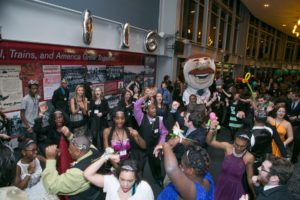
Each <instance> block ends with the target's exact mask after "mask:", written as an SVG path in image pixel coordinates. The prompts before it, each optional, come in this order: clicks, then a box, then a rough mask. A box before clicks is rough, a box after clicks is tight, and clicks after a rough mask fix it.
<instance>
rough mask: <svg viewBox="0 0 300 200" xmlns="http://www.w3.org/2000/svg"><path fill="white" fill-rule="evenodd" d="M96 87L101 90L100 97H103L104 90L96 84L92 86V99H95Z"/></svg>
mask: <svg viewBox="0 0 300 200" xmlns="http://www.w3.org/2000/svg"><path fill="white" fill-rule="evenodd" d="M97 89H99V90H100V91H101V95H100V99H103V97H104V92H103V90H102V88H101V87H99V86H97V87H95V88H93V95H92V96H93V100H96V95H95V93H96V90H97Z"/></svg>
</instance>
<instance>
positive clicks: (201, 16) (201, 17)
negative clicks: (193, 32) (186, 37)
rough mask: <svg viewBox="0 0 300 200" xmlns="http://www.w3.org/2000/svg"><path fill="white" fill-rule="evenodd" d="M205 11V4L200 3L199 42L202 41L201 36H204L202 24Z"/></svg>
mask: <svg viewBox="0 0 300 200" xmlns="http://www.w3.org/2000/svg"><path fill="white" fill-rule="evenodd" d="M203 11H204V7H203V5H201V4H200V5H199V16H198V33H197V42H199V43H200V42H201V36H202V26H203Z"/></svg>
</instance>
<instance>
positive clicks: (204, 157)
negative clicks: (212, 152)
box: [183, 145, 210, 177]
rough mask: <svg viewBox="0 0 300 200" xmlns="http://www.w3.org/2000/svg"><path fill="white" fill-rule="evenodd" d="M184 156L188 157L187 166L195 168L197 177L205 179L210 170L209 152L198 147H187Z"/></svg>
mask: <svg viewBox="0 0 300 200" xmlns="http://www.w3.org/2000/svg"><path fill="white" fill-rule="evenodd" d="M183 156H186V158H187V159H186V163H185V164H186V166H188V167H191V168H194V170H195V172H196V176H200V177H203V176H204V175H205V173H206V172H207V170H208V168H209V162H210V159H209V155H208V153H207V151H206V150H205V149H204V148H202V147H201V146H198V145H190V146H188V147H187V150H186V152H185V153H184V155H183Z"/></svg>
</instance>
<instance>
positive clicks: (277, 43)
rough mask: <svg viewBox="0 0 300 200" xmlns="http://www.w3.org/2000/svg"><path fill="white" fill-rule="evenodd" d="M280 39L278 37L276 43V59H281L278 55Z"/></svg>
mask: <svg viewBox="0 0 300 200" xmlns="http://www.w3.org/2000/svg"><path fill="white" fill-rule="evenodd" d="M279 43H280V39H278V38H277V39H276V45H275V60H279V59H280V58H279V57H278V56H277V53H278V48H279Z"/></svg>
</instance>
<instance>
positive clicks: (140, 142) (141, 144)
mask: <svg viewBox="0 0 300 200" xmlns="http://www.w3.org/2000/svg"><path fill="white" fill-rule="evenodd" d="M128 129H129V132H130V135H131V136H132V137H133V139H134V141H135V143H136V144H137V145H138V146H139V147H140V148H142V149H146V148H147V144H146V142H145V140H144V139H143V138H142V137H141V136H140V134H139V133H138V132H137V130H135V129H133V128H128Z"/></svg>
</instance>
